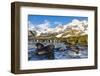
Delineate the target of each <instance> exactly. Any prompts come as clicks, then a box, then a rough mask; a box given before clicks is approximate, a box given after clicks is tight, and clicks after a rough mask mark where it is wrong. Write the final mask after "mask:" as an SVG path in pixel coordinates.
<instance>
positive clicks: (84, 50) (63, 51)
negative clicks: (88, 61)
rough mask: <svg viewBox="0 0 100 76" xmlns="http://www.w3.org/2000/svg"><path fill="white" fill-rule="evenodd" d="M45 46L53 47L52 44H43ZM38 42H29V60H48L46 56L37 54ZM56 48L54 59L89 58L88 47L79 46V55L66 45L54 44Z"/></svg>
mask: <svg viewBox="0 0 100 76" xmlns="http://www.w3.org/2000/svg"><path fill="white" fill-rule="evenodd" d="M42 44H43V45H44V46H47V45H51V44H52V43H47V42H46V43H45V42H44V43H42ZM35 45H36V42H34V41H29V42H28V60H48V57H47V56H46V55H38V54H36V52H37V50H36V49H37V48H36V46H35ZM53 45H55V48H54V49H53V54H54V58H53V59H83V58H88V47H87V46H80V45H77V46H78V48H79V54H76V53H75V52H73V51H71V49H69V48H68V47H66V46H67V45H65V44H64V43H61V42H60V43H53Z"/></svg>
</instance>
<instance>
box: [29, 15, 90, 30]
mask: <svg viewBox="0 0 100 76" xmlns="http://www.w3.org/2000/svg"><path fill="white" fill-rule="evenodd" d="M74 19H77V20H79V21H82V20H86V21H88V17H76V16H50V15H28V21H30V22H31V23H32V24H33V25H34V26H37V25H40V24H44V23H48V24H50V26H49V27H51V28H54V27H56V26H57V25H58V24H61V25H65V24H67V23H70V22H72V20H74Z"/></svg>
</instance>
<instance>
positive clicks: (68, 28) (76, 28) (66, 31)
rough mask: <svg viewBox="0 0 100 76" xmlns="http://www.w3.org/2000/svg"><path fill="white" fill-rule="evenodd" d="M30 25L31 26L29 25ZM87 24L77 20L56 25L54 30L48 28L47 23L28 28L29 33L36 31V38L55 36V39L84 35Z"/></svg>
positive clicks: (84, 21)
mask: <svg viewBox="0 0 100 76" xmlns="http://www.w3.org/2000/svg"><path fill="white" fill-rule="evenodd" d="M31 25H32V24H31ZM87 29H88V22H87V21H86V20H82V21H79V20H77V19H74V20H72V22H70V23H68V24H65V25H58V26H56V27H55V28H50V27H48V23H45V24H41V25H38V26H34V25H32V26H29V31H36V36H41V35H43V34H44V35H47V36H48V35H50V34H55V37H57V38H59V37H63V38H66V37H70V36H73V35H86V34H87Z"/></svg>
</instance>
